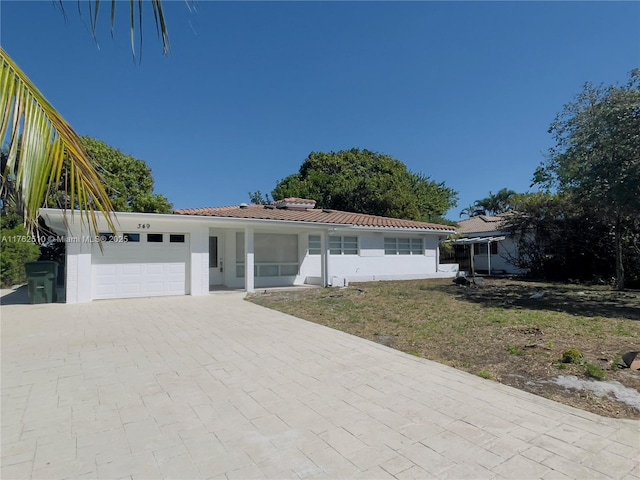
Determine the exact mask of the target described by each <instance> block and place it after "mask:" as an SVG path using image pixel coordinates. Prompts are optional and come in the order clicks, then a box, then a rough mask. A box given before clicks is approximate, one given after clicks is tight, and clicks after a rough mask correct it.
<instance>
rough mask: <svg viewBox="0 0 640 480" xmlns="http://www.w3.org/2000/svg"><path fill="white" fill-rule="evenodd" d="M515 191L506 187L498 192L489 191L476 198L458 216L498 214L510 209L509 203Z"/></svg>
mask: <svg viewBox="0 0 640 480" xmlns="http://www.w3.org/2000/svg"><path fill="white" fill-rule="evenodd" d="M515 195H517V193H516V192H515V191H513V190H510V189H508V188H503V189H501V190H500V191H498V193H493V192H489V196H488V197H486V198H483V199H481V200H476V201H475V202H474V203H473V205H469V206H468V207H467V208H465V209H464V210H462V211H461V212H460V216H463V215H467V216H468V217H477V216H478V215H499V214H501V213H504V212H508V211H509V210H511V204H512V202H513V199H514V196H515Z"/></svg>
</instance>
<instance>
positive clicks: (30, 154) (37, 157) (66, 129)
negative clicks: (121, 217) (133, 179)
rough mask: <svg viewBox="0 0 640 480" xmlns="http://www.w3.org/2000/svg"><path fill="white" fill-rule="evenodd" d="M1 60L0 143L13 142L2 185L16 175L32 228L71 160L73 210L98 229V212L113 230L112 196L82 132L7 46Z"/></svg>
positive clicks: (34, 226) (0, 55)
mask: <svg viewBox="0 0 640 480" xmlns="http://www.w3.org/2000/svg"><path fill="white" fill-rule="evenodd" d="M0 63H1V64H0V112H2V116H1V118H0V142H2V143H3V144H4V142H5V141H6V140H8V143H9V153H8V159H7V165H6V167H5V171H4V172H2V184H1V185H0V189H2V190H5V189H6V188H7V179H8V178H9V175H10V174H13V175H15V189H16V192H17V194H18V195H19V196H20V202H19V203H20V205H21V206H22V212H21V213H22V214H23V217H24V219H25V225H26V226H27V228H28V229H29V230H30V231H33V230H34V229H36V228H37V222H38V210H39V208H40V207H42V206H46V201H47V194H48V193H49V192H50V191H51V190H52V189H53V188H56V187H57V186H58V185H59V183H60V178H61V174H62V170H63V164H64V162H65V161H67V162H68V164H69V166H70V171H71V172H72V175H70V176H69V178H68V182H69V189H68V191H69V193H70V196H69V204H70V206H71V209H72V214H73V209H74V208H77V209H78V210H79V211H80V216H81V220H82V219H83V218H84V217H85V216H86V219H87V220H88V221H89V222H90V223H91V225H92V226H93V228H94V230H95V231H97V230H98V228H97V218H96V211H99V212H101V213H102V214H103V215H104V216H105V219H106V220H107V223H108V226H109V228H111V229H112V230H114V229H115V228H114V225H113V221H112V212H113V206H112V205H111V200H109V196H108V195H107V193H106V191H105V189H104V187H103V185H102V182H101V178H100V176H99V174H98V173H97V172H96V170H95V168H94V166H93V165H92V163H91V160H90V159H89V158H88V156H87V154H86V153H85V151H84V148H83V147H82V144H81V143H80V139H79V137H78V135H77V134H76V133H75V132H74V131H73V129H72V128H71V126H70V125H69V124H68V123H67V122H66V121H65V120H64V118H62V116H61V115H60V114H59V113H58V112H57V111H56V110H55V108H53V106H52V105H51V104H50V103H49V102H48V101H47V99H46V98H45V97H44V96H43V95H42V93H40V91H39V90H38V89H37V88H36V86H35V85H34V84H33V83H32V82H31V81H30V80H29V78H28V77H27V76H26V75H25V74H24V72H23V71H22V70H20V68H19V67H18V66H17V65H16V63H15V62H14V61H13V60H12V59H11V57H9V55H8V54H7V53H6V52H5V50H4V48H2V47H0ZM7 137H8V138H7ZM18 150H20V158H19V159H18Z"/></svg>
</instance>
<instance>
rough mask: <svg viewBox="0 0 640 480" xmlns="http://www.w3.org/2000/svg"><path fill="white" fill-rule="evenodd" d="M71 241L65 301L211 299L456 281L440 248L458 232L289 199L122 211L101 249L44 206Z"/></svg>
mask: <svg viewBox="0 0 640 480" xmlns="http://www.w3.org/2000/svg"><path fill="white" fill-rule="evenodd" d="M40 214H41V216H42V218H43V219H44V221H45V222H46V224H47V225H48V226H49V227H50V228H52V229H53V230H54V231H55V232H57V233H59V234H60V235H64V236H65V242H66V275H65V277H66V283H65V289H66V301H67V303H84V302H90V301H92V300H96V299H106V298H129V297H148V296H164V295H206V294H208V293H209V291H210V290H214V289H216V288H223V287H228V288H243V289H245V290H246V291H247V292H252V291H254V290H255V288H264V287H274V286H292V285H304V284H312V285H322V286H329V285H334V286H336V285H345V284H346V283H347V282H350V281H359V282H366V281H375V280H406V279H418V278H431V277H453V276H454V275H455V272H456V271H457V265H440V264H439V263H440V262H439V248H438V246H439V243H440V241H441V240H443V239H445V238H447V237H448V236H449V235H451V234H452V233H455V227H450V226H446V225H437V224H432V223H424V222H415V221H410V220H401V219H395V218H385V217H377V216H373V215H363V214H359V213H349V212H341V211H336V210H326V209H324V210H323V209H316V208H315V201H313V200H305V199H297V198H288V199H285V200H281V201H279V202H276V203H275V204H272V205H245V204H243V205H240V206H235V207H222V208H201V209H194V210H177V211H176V212H174V214H172V215H164V214H152V213H118V214H117V229H118V231H117V234H116V235H115V236H114V235H112V234H111V233H106V232H108V229H107V226H106V222H105V220H104V218H103V217H99V220H98V231H99V235H101V236H102V237H103V238H104V240H105V241H104V242H103V243H102V247H103V248H102V251H101V249H100V247H99V245H98V244H97V243H95V241H94V240H95V233H91V230H90V228H89V227H88V224H87V222H86V217H85V218H84V221H82V220H81V219H82V217H81V216H80V214H79V213H78V212H75V214H74V215H73V216H71V215H69V214H67V216H66V217H65V215H64V212H63V211H62V210H56V209H41V210H40Z"/></svg>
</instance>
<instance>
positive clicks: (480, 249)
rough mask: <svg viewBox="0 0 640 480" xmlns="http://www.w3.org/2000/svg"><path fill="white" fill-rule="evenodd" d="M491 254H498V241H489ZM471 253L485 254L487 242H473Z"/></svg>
mask: <svg viewBox="0 0 640 480" xmlns="http://www.w3.org/2000/svg"><path fill="white" fill-rule="evenodd" d="M490 245H491V255H497V254H498V242H491V243H490ZM473 254H474V255H486V254H487V244H486V243H474V244H473Z"/></svg>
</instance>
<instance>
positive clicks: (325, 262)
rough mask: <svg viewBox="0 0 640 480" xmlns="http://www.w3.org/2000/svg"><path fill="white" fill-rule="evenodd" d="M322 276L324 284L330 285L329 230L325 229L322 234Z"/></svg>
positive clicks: (324, 285)
mask: <svg viewBox="0 0 640 480" xmlns="http://www.w3.org/2000/svg"><path fill="white" fill-rule="evenodd" d="M320 271H321V274H320V276H321V277H322V286H323V287H328V286H329V232H327V231H324V232H322V235H320Z"/></svg>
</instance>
